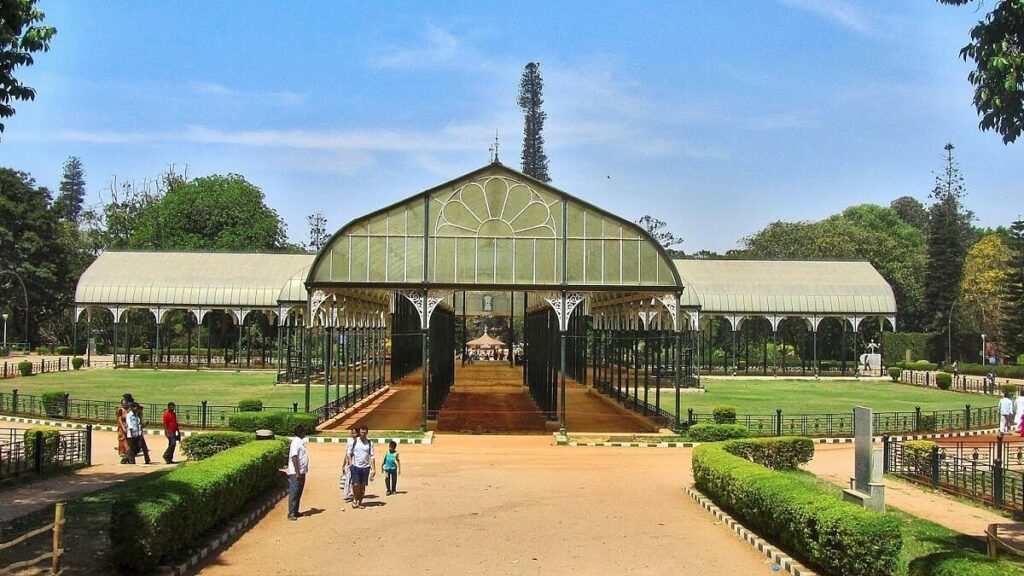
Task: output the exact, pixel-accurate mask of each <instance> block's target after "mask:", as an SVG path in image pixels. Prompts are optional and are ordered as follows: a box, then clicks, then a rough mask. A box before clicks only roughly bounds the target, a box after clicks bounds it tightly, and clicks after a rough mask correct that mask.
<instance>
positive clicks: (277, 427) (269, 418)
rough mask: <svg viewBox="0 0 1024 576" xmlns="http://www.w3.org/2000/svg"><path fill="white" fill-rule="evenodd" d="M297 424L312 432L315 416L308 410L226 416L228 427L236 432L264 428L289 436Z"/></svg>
mask: <svg viewBox="0 0 1024 576" xmlns="http://www.w3.org/2000/svg"><path fill="white" fill-rule="evenodd" d="M299 424H302V425H303V426H305V427H306V430H308V431H310V432H313V431H314V430H316V424H317V422H316V416H314V415H313V414H310V413H308V412H236V413H234V414H232V415H231V416H228V428H231V429H232V430H236V431H238V432H255V431H257V430H261V429H266V430H270V431H272V432H273V433H274V434H276V435H278V436H291V435H292V433H293V432H294V431H295V427H296V426H298V425H299Z"/></svg>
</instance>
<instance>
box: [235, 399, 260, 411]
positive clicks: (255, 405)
mask: <svg viewBox="0 0 1024 576" xmlns="http://www.w3.org/2000/svg"><path fill="white" fill-rule="evenodd" d="M238 411H239V412H263V400H260V399H258V398H243V399H241V400H239V401H238Z"/></svg>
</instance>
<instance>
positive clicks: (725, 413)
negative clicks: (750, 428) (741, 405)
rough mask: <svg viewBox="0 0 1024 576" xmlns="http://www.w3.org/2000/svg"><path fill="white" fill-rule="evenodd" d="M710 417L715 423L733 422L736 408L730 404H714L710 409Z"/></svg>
mask: <svg viewBox="0 0 1024 576" xmlns="http://www.w3.org/2000/svg"><path fill="white" fill-rule="evenodd" d="M711 417H712V418H713V419H714V420H715V424H735V423H736V408H734V407H732V406H715V407H714V409H712V410H711Z"/></svg>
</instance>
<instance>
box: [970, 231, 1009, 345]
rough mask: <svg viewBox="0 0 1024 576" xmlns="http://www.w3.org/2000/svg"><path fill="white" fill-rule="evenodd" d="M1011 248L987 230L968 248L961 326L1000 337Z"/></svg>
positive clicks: (992, 338)
mask: <svg viewBox="0 0 1024 576" xmlns="http://www.w3.org/2000/svg"><path fill="white" fill-rule="evenodd" d="M1009 262H1010V249H1009V248H1008V247H1007V245H1006V242H1004V241H1003V238H1002V236H1001V235H1000V234H998V233H994V234H988V235H986V236H984V237H983V238H982V239H981V240H979V241H977V242H975V243H974V245H973V246H971V247H970V249H969V250H968V251H967V260H966V261H965V262H964V280H963V282H961V283H960V293H961V294H963V297H962V301H961V307H960V310H961V313H960V318H961V319H962V320H963V322H962V324H961V327H962V328H963V329H965V330H968V331H970V332H980V333H983V334H988V335H989V336H990V339H991V340H993V341H997V340H998V337H997V335H998V331H999V329H1000V327H1001V326H1002V322H1003V311H1002V306H1001V304H1002V299H1003V298H1002V296H1003V288H1004V286H1005V285H1006V281H1007V272H1008V271H1009Z"/></svg>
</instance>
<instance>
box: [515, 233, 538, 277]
mask: <svg viewBox="0 0 1024 576" xmlns="http://www.w3.org/2000/svg"><path fill="white" fill-rule="evenodd" d="M534 242H535V241H534V240H531V239H527V240H516V282H517V283H519V284H530V283H532V282H533V250H534Z"/></svg>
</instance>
